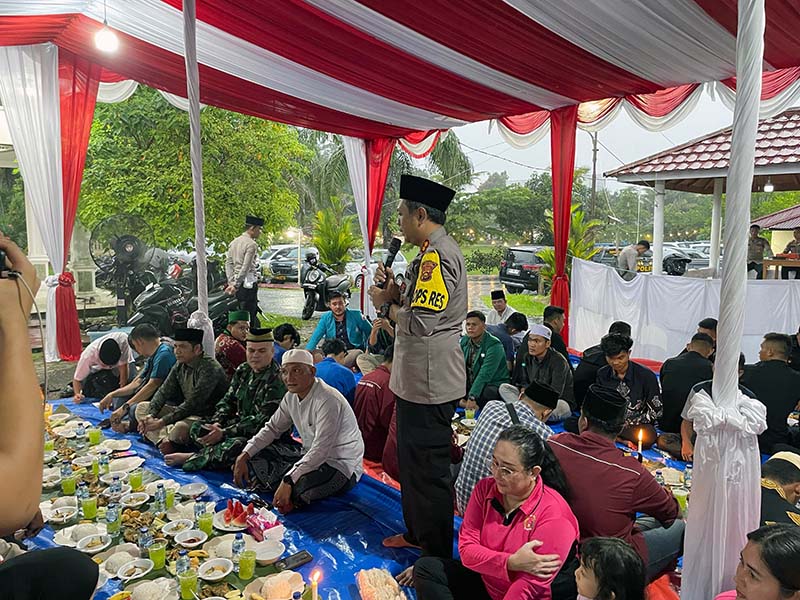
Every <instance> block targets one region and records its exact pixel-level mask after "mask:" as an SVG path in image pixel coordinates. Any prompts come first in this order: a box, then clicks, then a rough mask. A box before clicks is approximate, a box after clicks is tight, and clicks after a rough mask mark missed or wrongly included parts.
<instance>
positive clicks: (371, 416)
mask: <svg viewBox="0 0 800 600" xmlns="http://www.w3.org/2000/svg"><path fill="white" fill-rule="evenodd" d="M393 361H394V346H393V345H392V346H388V347H387V348H386V349H385V350H384V351H383V362H382V363H381V364H380V365H379V366H378V368H377V369H375V370H374V371H372V372H371V373H369V374H367V375H364V376H363V377H362V378H361V380H360V381H359V382H358V385H356V400H355V402H354V403H353V411H354V412H355V414H356V421H358V428H359V429H360V430H361V437H362V438H363V440H364V458H366V459H367V460H373V461H375V462H381V460H382V459H383V448H384V446H385V445H386V439H387V438H388V437H389V425H390V424H391V422H392V415H394V393H393V392H392V390H390V389H389V378H390V377H391V376H392V362H393Z"/></svg>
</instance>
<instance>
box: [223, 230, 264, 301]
mask: <svg viewBox="0 0 800 600" xmlns="http://www.w3.org/2000/svg"><path fill="white" fill-rule="evenodd" d="M225 276H226V277H227V278H228V283H229V284H230V285H233V286H234V287H236V289H239V288H240V287H242V285H244V287H246V288H251V287H253V284H255V283H256V282H258V243H257V242H256V241H255V240H254V239H253V238H251V237H250V236H249V235H247V233H243V234H242V235H240V236H239V237H237V238H236V239H235V240H233V241H232V242H231V245H230V246H228V253H227V255H226V256H225Z"/></svg>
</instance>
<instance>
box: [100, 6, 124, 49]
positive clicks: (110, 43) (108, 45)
mask: <svg viewBox="0 0 800 600" xmlns="http://www.w3.org/2000/svg"><path fill="white" fill-rule="evenodd" d="M94 45H95V46H97V49H98V50H100V51H101V52H108V53H112V52H116V51H117V49H118V48H119V38H118V37H117V34H116V33H114V32H113V31H112V30H111V28H110V27H109V26H108V16H107V14H106V2H105V0H103V28H102V29H101V30H100V31H98V32H97V33H95V34H94Z"/></svg>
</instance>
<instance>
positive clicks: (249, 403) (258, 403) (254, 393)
mask: <svg viewBox="0 0 800 600" xmlns="http://www.w3.org/2000/svg"><path fill="white" fill-rule="evenodd" d="M274 355H275V349H274V344H273V337H272V330H271V329H251V330H250V332H249V333H248V334H247V362H245V363H243V364H242V365H240V366H239V368H238V369H236V372H235V373H234V374H233V379H232V380H231V385H230V388H228V392H227V393H226V394H225V396H224V397H223V398H222V399H221V400H220V401H219V402H218V403H217V406H216V409H215V411H214V416H213V417H212V418H211V419H209V420H207V421H206V422H202V423H200V422H198V423H195V424H194V425H193V426H192V429H191V431H190V434H189V435H190V437H191V439H192V441H193V442H194V443H195V444H196V445H197V446H198V448H199V449H198V450H197V451H196V452H192V453H174V454H170V455H168V456H165V457H164V459H165V462H166V463H167V464H168V465H171V466H181V465H182V466H183V469H184V470H185V471H199V470H201V469H226V468H228V467H230V466H231V465H233V463H234V462H235V460H236V457H237V456H239V454H240V453H241V451H242V449H243V448H244V446H245V443H246V442H247V440H248V439H249V438H250V437H251V436H253V435H255V433H256V432H258V431H259V430H260V429H261V428H262V427H263V426H264V424H265V423H266V422H267V421H268V420H269V418H270V417H271V416H272V414H273V413H274V412H275V411H276V410H277V409H278V405H279V404H280V402H281V399H282V398H283V396H284V394H285V393H286V386H285V385H284V383H283V381H282V380H281V377H280V367H279V366H278V364H277V363H276V362H275V361H274V360H273V358H274Z"/></svg>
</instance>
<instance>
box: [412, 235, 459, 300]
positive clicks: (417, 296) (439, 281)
mask: <svg viewBox="0 0 800 600" xmlns="http://www.w3.org/2000/svg"><path fill="white" fill-rule="evenodd" d="M449 301H450V294H448V293H447V287H446V286H445V284H444V276H443V275H442V263H441V260H440V258H439V253H438V252H437V251H436V250H430V251H429V252H426V253H425V254H424V255H423V256H422V260H421V261H420V264H419V276H418V277H417V285H416V287H415V288H414V297H413V298H412V299H411V308H425V309H428V310H431V311H433V312H441V311H443V310H444V309H445V308H447V303H448V302H449Z"/></svg>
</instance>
